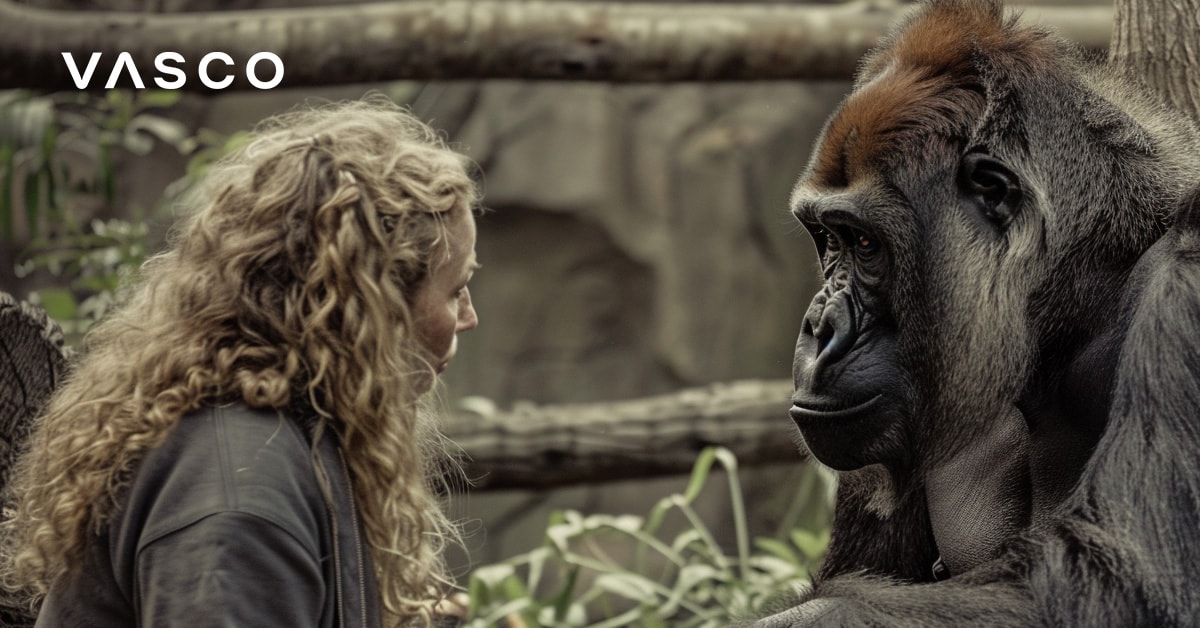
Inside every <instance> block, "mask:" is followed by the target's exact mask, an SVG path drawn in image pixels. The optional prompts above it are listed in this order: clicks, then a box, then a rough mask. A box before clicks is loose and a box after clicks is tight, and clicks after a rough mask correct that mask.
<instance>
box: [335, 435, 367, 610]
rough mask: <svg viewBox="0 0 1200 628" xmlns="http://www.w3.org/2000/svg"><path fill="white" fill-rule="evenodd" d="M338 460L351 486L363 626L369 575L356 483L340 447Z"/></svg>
mask: <svg viewBox="0 0 1200 628" xmlns="http://www.w3.org/2000/svg"><path fill="white" fill-rule="evenodd" d="M338 460H340V461H341V463H342V473H343V474H344V475H345V477H346V486H347V487H349V489H350V490H349V493H348V494H349V496H350V525H351V526H353V528H354V553H355V557H356V558H357V559H358V565H357V567H358V603H359V607H358V608H359V609H360V610H361V611H362V625H363V628H366V626H367V575H366V573H365V570H364V569H363V548H362V539H360V538H359V536H358V504H357V503H356V502H355V500H354V483H353V482H352V481H351V480H350V469H349V468H347V467H346V457H345V456H343V455H342V449H341V448H340V447H339V448H338Z"/></svg>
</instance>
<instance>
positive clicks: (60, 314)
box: [36, 288, 78, 321]
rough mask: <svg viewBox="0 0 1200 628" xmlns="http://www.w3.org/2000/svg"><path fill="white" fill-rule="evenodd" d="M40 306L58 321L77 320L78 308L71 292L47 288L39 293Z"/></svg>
mask: <svg viewBox="0 0 1200 628" xmlns="http://www.w3.org/2000/svg"><path fill="white" fill-rule="evenodd" d="M36 294H37V301H38V304H39V305H41V306H42V309H44V310H46V313H47V314H49V315H50V318H53V319H55V320H58V321H66V320H71V319H73V318H75V315H76V312H77V311H78V306H77V304H76V302H75V295H73V294H71V291H70V290H64V289H62V288H47V289H45V290H38V291H37V293H36Z"/></svg>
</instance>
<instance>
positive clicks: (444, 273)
mask: <svg viewBox="0 0 1200 628" xmlns="http://www.w3.org/2000/svg"><path fill="white" fill-rule="evenodd" d="M454 214H455V215H454V217H453V218H452V219H451V220H450V221H449V222H447V223H446V226H447V237H448V238H449V245H450V256H449V257H448V258H443V259H442V260H441V261H440V263H435V264H434V265H433V268H432V269H430V273H429V276H428V277H426V278H425V282H424V283H422V284H421V287H420V288H417V294H416V298H415V299H414V300H413V324H414V325H415V326H416V330H417V338H418V340H420V342H421V346H422V348H423V349H424V350H425V358H426V359H427V360H429V362H430V364H432V365H433V366H434V368H436V369H437V372H438V373H441V372H442V371H445V370H446V367H447V366H448V365H449V364H450V359H451V358H453V357H454V352H455V351H456V350H457V347H458V334H459V333H461V332H464V331H470V330H472V329H475V327H476V326H477V325H479V318H478V317H477V316H476V315H475V307H474V306H473V305H471V292H470V291H469V290H468V289H467V283H468V282H469V281H470V280H471V276H472V275H474V274H475V270H476V269H478V268H479V264H478V263H476V261H475V217H474V216H472V215H471V213H470V212H466V211H457V210H456V211H455V212H454Z"/></svg>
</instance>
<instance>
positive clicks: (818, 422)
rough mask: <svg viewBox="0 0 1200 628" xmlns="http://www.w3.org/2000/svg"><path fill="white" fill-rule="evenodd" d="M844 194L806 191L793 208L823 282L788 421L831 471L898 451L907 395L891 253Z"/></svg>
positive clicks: (857, 203)
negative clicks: (891, 290) (892, 298)
mask: <svg viewBox="0 0 1200 628" xmlns="http://www.w3.org/2000/svg"><path fill="white" fill-rule="evenodd" d="M870 209H871V207H870V206H869V203H867V202H866V199H864V198H861V197H859V196H858V195H856V194H854V193H851V192H844V193H834V194H817V193H805V192H804V191H803V188H801V191H800V192H798V193H797V194H796V195H795V196H794V197H793V207H792V211H793V213H794V214H795V215H796V217H797V218H798V219H799V220H800V222H801V224H803V225H804V227H805V228H806V229H807V230H808V232H809V234H810V235H811V236H812V239H813V242H814V244H815V245H816V249H817V253H818V255H819V257H820V260H821V270H822V272H823V273H824V277H825V285H824V286H823V287H822V289H821V290H820V291H819V292H818V293H817V295H816V296H815V297H814V298H813V301H812V304H811V305H810V306H809V308H808V313H807V314H806V315H805V318H804V323H803V327H802V329H801V332H800V337H799V339H798V340H797V342H796V355H795V360H794V362H793V366H792V373H793V378H794V380H795V384H796V392H795V394H794V396H793V398H792V409H791V415H792V419H793V420H794V421H795V422H796V425H797V426H798V427H799V428H800V432H801V434H803V436H804V440H805V443H806V444H807V446H808V448H809V450H810V451H811V452H812V454H813V455H814V456H816V457H817V459H818V460H820V461H821V462H823V463H825V464H827V465H829V466H830V467H833V468H834V469H838V470H852V469H856V468H859V467H862V466H864V465H867V464H872V463H876V462H884V461H889V460H893V459H895V458H896V457H898V456H899V455H901V454H902V453H903V448H904V443H903V429H902V428H903V424H904V421H905V417H907V416H908V415H910V414H911V412H912V408H911V406H912V402H911V399H912V395H911V394H910V392H909V390H910V387H909V385H908V383H907V381H908V378H907V377H906V376H905V375H904V370H903V368H902V367H901V360H900V356H899V355H898V351H899V334H898V329H897V326H896V321H895V317H894V316H893V315H892V314H891V311H890V310H891V308H890V304H889V302H888V299H887V298H886V297H887V291H888V287H889V284H890V282H891V281H892V280H894V279H895V276H894V273H892V272H890V271H891V268H892V265H893V261H892V257H893V251H892V250H891V246H890V245H889V243H888V242H887V240H886V239H885V237H884V235H883V234H882V233H881V232H880V229H879V227H878V224H877V223H874V221H872V220H871V219H870V217H869V213H870V212H869V210H870Z"/></svg>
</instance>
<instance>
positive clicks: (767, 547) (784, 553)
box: [754, 538, 803, 565]
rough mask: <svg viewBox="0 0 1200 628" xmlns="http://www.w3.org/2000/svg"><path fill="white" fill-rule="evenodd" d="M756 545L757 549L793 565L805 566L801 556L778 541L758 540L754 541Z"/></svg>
mask: <svg viewBox="0 0 1200 628" xmlns="http://www.w3.org/2000/svg"><path fill="white" fill-rule="evenodd" d="M754 545H755V547H757V548H759V549H761V550H763V551H765V552H767V553H769V554H772V555H774V556H777V557H779V558H781V559H783V560H786V561H788V562H789V563H792V564H793V565H801V564H803V561H802V560H801V559H800V557H799V556H797V555H796V552H794V551H792V548H791V546H789V545H788V544H787V543H784V542H783V541H780V540H778V539H769V538H757V539H754Z"/></svg>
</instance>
